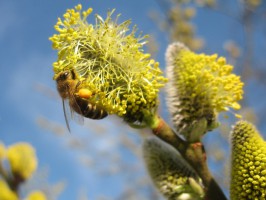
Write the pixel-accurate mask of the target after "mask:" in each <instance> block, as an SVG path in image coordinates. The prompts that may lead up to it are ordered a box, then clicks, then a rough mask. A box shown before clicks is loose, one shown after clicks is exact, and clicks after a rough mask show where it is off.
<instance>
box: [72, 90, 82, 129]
mask: <svg viewBox="0 0 266 200" xmlns="http://www.w3.org/2000/svg"><path fill="white" fill-rule="evenodd" d="M75 109H76V111H75ZM70 111H71V119H73V120H74V121H75V122H76V123H78V124H80V125H84V117H83V116H82V115H80V114H79V113H82V111H81V110H80V107H79V105H78V103H77V101H76V99H75V98H74V95H73V96H72V98H71V99H70Z"/></svg>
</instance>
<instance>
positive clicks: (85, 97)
mask: <svg viewBox="0 0 266 200" xmlns="http://www.w3.org/2000/svg"><path fill="white" fill-rule="evenodd" d="M55 80H56V83H57V90H58V93H59V94H60V96H61V98H62V103H63V110H64V117H65V120H66V125H67V128H68V130H70V127H69V123H68V115H67V113H66V100H68V101H69V108H70V111H71V116H72V117H73V113H74V112H76V113H78V114H79V115H81V116H82V117H86V118H90V119H103V118H105V117H106V116H107V115H108V113H107V112H106V111H105V110H104V109H103V108H101V107H100V106H96V105H94V104H92V103H91V102H90V101H89V98H90V97H91V96H93V95H95V93H93V92H91V91H90V90H88V89H84V88H83V89H79V86H80V84H81V81H79V80H78V79H77V74H76V73H75V71H74V70H66V71H63V72H61V73H59V74H58V76H57V77H55Z"/></svg>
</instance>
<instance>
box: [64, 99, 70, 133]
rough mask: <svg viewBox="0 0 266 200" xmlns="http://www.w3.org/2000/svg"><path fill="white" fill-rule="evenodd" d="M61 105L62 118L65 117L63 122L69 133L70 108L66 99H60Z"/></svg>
mask: <svg viewBox="0 0 266 200" xmlns="http://www.w3.org/2000/svg"><path fill="white" fill-rule="evenodd" d="M62 104H63V111H64V117H65V122H66V126H67V129H68V131H69V132H71V131H70V126H69V118H70V116H71V113H70V108H69V105H67V104H68V100H67V99H62Z"/></svg>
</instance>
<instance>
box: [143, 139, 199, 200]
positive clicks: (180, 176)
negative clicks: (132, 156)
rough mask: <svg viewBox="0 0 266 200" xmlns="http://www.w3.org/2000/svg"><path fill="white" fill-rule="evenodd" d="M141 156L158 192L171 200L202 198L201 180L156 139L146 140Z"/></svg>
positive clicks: (177, 155) (180, 158)
mask: <svg viewBox="0 0 266 200" xmlns="http://www.w3.org/2000/svg"><path fill="white" fill-rule="evenodd" d="M143 156H144V161H145V163H146V166H147V170H148V172H149V174H150V177H151V179H152V181H153V183H154V184H155V186H156V187H157V188H158V190H159V191H160V192H161V193H162V194H163V195H164V196H165V197H166V198H167V199H173V200H192V199H194V200H197V199H202V198H203V196H204V192H203V185H202V183H201V179H200V178H199V176H198V175H197V173H196V172H195V171H194V169H193V168H192V167H191V166H190V165H189V164H188V163H187V162H186V161H185V160H184V159H183V158H182V156H181V155H180V154H179V152H177V151H176V150H175V149H173V148H172V147H171V146H169V145H168V144H166V143H164V142H163V141H161V140H160V139H158V138H155V137H154V138H146V139H145V140H144V143H143Z"/></svg>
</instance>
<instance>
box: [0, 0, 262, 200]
mask: <svg viewBox="0 0 266 200" xmlns="http://www.w3.org/2000/svg"><path fill="white" fill-rule="evenodd" d="M78 3H81V4H82V5H83V8H84V9H86V8H88V7H92V8H93V9H94V11H93V14H96V13H98V14H100V15H101V16H103V17H105V16H106V13H107V11H108V10H111V9H113V8H115V9H116V12H115V14H119V13H121V14H122V15H121V17H120V18H119V19H120V22H122V21H125V20H127V19H131V20H132V25H135V24H136V25H137V26H138V30H139V32H142V33H143V34H149V35H150V38H149V41H150V42H149V44H148V45H147V46H146V49H145V50H146V51H149V52H150V53H151V54H152V56H153V57H154V58H155V59H156V60H157V61H159V62H160V66H161V68H162V70H164V65H165V61H164V52H165V49H166V48H167V45H168V44H169V43H171V42H173V41H181V42H183V43H185V44H186V45H187V46H188V47H189V48H190V49H192V50H194V51H196V52H204V53H206V54H214V53H217V54H219V56H225V57H226V58H227V60H228V62H229V63H230V64H233V65H234V66H235V73H237V74H238V75H241V76H242V81H244V82H245V95H244V100H243V101H242V106H243V109H242V110H241V111H240V112H239V114H242V115H243V116H244V119H246V120H249V121H251V122H253V123H255V124H256V125H257V127H258V129H259V130H260V131H261V132H262V133H263V132H264V133H265V132H266V131H265V129H266V123H263V119H264V118H265V117H266V116H265V115H266V104H265V101H266V97H265V89H266V78H265V77H266V64H265V63H266V62H265V52H266V23H265V22H266V2H265V1H263V0H261V1H260V0H233V1H229V0H172V1H170V0H145V1H142V0H134V1H133V0H132V1H122V0H80V1H75V0H70V1H63V0H57V1H52V0H46V1H41V0H27V1H16V0H0V53H1V56H0V58H1V62H0V75H1V76H0V83H1V84H0V91H1V95H0V141H1V142H2V143H4V144H5V145H6V146H8V145H11V144H13V143H16V142H19V141H25V142H28V143H30V144H31V145H32V146H33V147H34V148H35V149H36V153H37V156H38V170H37V172H36V173H35V174H34V176H33V177H32V178H31V179H30V180H28V181H27V182H26V183H25V184H24V185H23V187H22V188H21V190H20V192H21V196H23V195H24V194H26V193H27V192H28V191H30V190H32V189H40V190H42V191H44V192H45V194H46V195H47V196H48V197H49V198H48V199H51V200H53V199H58V200H73V199H77V200H88V199H102V200H103V199H106V200H109V199H115V200H123V199H132V200H133V199H138V200H141V199H155V200H156V199H162V198H161V197H160V196H159V195H158V193H157V192H156V191H155V189H154V188H153V186H152V184H151V183H150V180H149V177H148V175H147V173H146V171H145V166H144V164H143V161H142V156H141V137H140V133H139V132H138V131H137V130H134V129H131V128H129V127H127V126H126V125H125V124H124V123H123V121H122V120H121V119H119V118H116V117H115V116H109V117H107V118H105V119H103V120H100V121H93V120H89V119H86V120H85V124H84V126H80V125H79V124H76V123H75V122H71V130H72V131H71V133H69V132H68V131H67V129H66V125H65V120H64V114H63V108H62V103H61V99H60V98H59V95H58V94H57V91H56V86H55V82H54V81H53V67H52V63H53V62H54V61H55V60H56V59H57V52H56V51H54V50H52V48H51V42H50V41H49V40H48V38H49V37H50V36H52V35H53V34H54V33H55V30H54V28H53V26H54V25H55V23H56V22H57V18H58V17H62V15H63V14H64V13H65V11H66V9H68V8H73V7H74V6H75V5H77V4H78ZM89 21H90V22H91V23H94V18H93V15H91V16H90V17H89ZM160 99H161V106H160V114H161V115H162V117H163V118H164V119H165V120H166V121H168V122H169V123H170V118H169V115H168V112H167V109H166V106H165V102H164V91H162V92H161V97H160ZM220 118H221V119H220V120H221V123H222V125H221V126H220V128H219V130H217V131H215V132H211V133H208V134H207V135H206V136H205V138H204V144H205V145H206V150H207V153H208V164H209V166H210V168H211V171H212V173H213V175H214V176H215V178H216V180H217V181H218V182H219V184H220V185H221V186H222V188H223V190H224V191H225V193H226V194H227V195H228V188H229V167H230V165H229V159H230V144H229V133H230V129H231V126H232V125H233V124H234V121H235V119H234V116H233V114H232V113H227V115H226V116H225V115H222V116H220ZM265 136H266V135H265V134H264V138H265ZM210 152H211V153H210Z"/></svg>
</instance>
